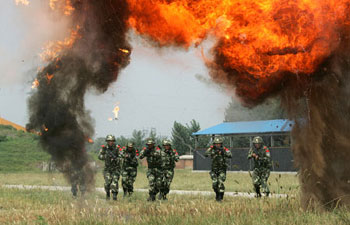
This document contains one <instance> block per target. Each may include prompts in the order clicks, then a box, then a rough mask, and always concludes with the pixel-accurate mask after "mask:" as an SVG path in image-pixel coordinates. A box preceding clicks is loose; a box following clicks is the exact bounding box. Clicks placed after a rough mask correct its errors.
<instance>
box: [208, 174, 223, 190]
mask: <svg viewBox="0 0 350 225" xmlns="http://www.w3.org/2000/svg"><path fill="white" fill-rule="evenodd" d="M209 174H210V178H211V179H212V182H213V189H214V191H215V192H225V185H224V182H225V180H226V169H221V170H212V171H210V172H209Z"/></svg>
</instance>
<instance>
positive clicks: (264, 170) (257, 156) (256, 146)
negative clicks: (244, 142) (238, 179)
mask: <svg viewBox="0 0 350 225" xmlns="http://www.w3.org/2000/svg"><path fill="white" fill-rule="evenodd" d="M263 144H264V141H263V139H262V138H261V137H254V139H253V147H252V148H251V149H250V150H249V153H248V159H253V160H254V168H253V174H252V181H253V185H254V189H255V192H256V197H261V192H260V187H261V188H262V190H263V192H264V193H265V195H266V196H269V194H270V190H269V187H268V185H267V180H268V178H269V176H270V170H271V167H272V165H271V158H270V150H269V149H268V148H267V147H266V146H264V145H263Z"/></svg>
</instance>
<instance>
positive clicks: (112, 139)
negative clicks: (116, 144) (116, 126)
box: [106, 134, 115, 141]
mask: <svg viewBox="0 0 350 225" xmlns="http://www.w3.org/2000/svg"><path fill="white" fill-rule="evenodd" d="M106 141H115V137H114V136H113V135H111V134H108V135H107V137H106Z"/></svg>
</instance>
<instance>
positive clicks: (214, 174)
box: [205, 137, 232, 201]
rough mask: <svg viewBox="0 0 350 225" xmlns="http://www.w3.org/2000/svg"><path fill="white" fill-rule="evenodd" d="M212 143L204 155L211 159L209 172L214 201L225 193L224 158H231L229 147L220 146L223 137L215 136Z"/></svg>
mask: <svg viewBox="0 0 350 225" xmlns="http://www.w3.org/2000/svg"><path fill="white" fill-rule="evenodd" d="M213 144H214V146H210V148H208V150H207V151H206V152H205V156H206V157H208V156H210V157H211V159H212V162H211V171H210V173H209V174H210V177H211V179H212V182H213V189H214V192H215V194H216V201H222V200H223V199H224V193H225V185H224V182H225V180H226V170H227V163H226V160H227V159H228V158H232V154H231V151H230V150H229V149H227V148H225V147H223V146H222V144H223V139H222V138H221V137H216V138H215V139H214V142H213Z"/></svg>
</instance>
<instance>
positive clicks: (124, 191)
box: [123, 188, 128, 198]
mask: <svg viewBox="0 0 350 225" xmlns="http://www.w3.org/2000/svg"><path fill="white" fill-rule="evenodd" d="M127 195H128V190H127V189H126V188H123V198H125V197H127Z"/></svg>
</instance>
